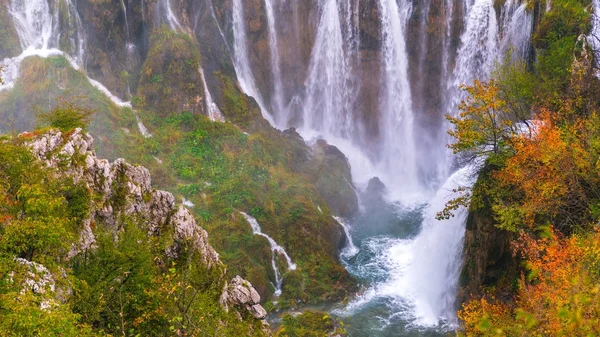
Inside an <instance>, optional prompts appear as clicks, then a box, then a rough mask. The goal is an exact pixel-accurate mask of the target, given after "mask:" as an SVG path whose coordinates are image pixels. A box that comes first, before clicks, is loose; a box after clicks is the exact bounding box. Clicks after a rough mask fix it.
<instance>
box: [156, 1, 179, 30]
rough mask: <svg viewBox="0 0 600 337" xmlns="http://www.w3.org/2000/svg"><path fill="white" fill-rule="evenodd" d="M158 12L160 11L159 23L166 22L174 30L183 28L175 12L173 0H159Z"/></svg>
mask: <svg viewBox="0 0 600 337" xmlns="http://www.w3.org/2000/svg"><path fill="white" fill-rule="evenodd" d="M156 12H157V13H158V20H159V21H158V22H159V25H160V24H161V23H166V24H167V25H168V26H169V28H171V29H172V30H182V29H183V27H182V26H181V23H179V19H178V18H177V16H176V15H175V13H174V12H173V8H172V7H171V0H159V1H158V3H157V7H156Z"/></svg>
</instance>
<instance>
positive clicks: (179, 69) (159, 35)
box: [136, 26, 204, 117]
mask: <svg viewBox="0 0 600 337" xmlns="http://www.w3.org/2000/svg"><path fill="white" fill-rule="evenodd" d="M150 45H151V46H152V48H150V51H149V52H148V55H147V58H146V61H145V62H144V66H143V68H142V73H141V78H140V83H139V86H138V97H137V100H136V102H137V103H138V104H136V108H142V109H147V110H149V111H152V112H154V113H155V114H156V115H160V116H163V117H164V116H167V115H169V113H170V112H171V111H181V110H187V111H191V112H194V113H203V112H204V103H203V102H204V101H203V99H202V97H203V95H204V91H203V84H202V78H201V77H200V73H199V69H200V52H199V51H198V50H199V49H198V46H197V45H196V42H195V40H193V39H192V38H191V37H190V36H189V35H187V34H184V33H177V32H174V31H172V30H171V29H169V28H168V27H166V26H163V27H162V28H161V29H159V30H157V31H155V32H154V33H153V34H152V35H151V38H150Z"/></svg>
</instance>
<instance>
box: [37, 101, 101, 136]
mask: <svg viewBox="0 0 600 337" xmlns="http://www.w3.org/2000/svg"><path fill="white" fill-rule="evenodd" d="M56 101H57V102H56V107H55V108H54V109H53V110H51V111H48V112H41V113H40V114H39V115H38V119H39V120H40V121H41V122H42V123H43V124H44V126H49V127H52V128H57V129H60V130H61V131H70V130H73V129H76V128H81V129H83V128H86V127H87V125H88V124H89V122H90V118H91V116H92V114H93V113H94V111H93V110H91V109H89V108H87V107H85V106H84V105H83V104H82V103H80V102H76V101H73V100H67V99H65V98H64V97H59V98H57V99H56Z"/></svg>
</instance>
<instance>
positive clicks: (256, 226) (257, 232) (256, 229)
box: [241, 212, 296, 297]
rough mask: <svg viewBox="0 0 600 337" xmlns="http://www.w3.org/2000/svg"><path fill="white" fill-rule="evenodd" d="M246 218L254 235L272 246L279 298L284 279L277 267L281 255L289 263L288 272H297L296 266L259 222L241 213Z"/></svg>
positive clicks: (276, 292) (276, 294)
mask: <svg viewBox="0 0 600 337" xmlns="http://www.w3.org/2000/svg"><path fill="white" fill-rule="evenodd" d="M241 214H242V215H243V216H244V218H246V221H248V223H249V224H250V226H251V227H252V233H254V235H259V236H262V237H264V238H265V239H267V241H269V245H270V246H271V254H272V258H271V267H272V268H273V273H274V274H275V284H274V285H275V296H276V297H278V296H280V295H281V292H282V290H281V287H282V285H283V278H282V274H281V271H279V267H278V266H277V260H278V258H279V256H280V255H282V256H283V257H284V258H285V261H286V263H287V270H296V264H295V263H294V262H292V259H291V258H290V256H289V255H288V253H287V252H286V251H285V249H284V248H283V247H281V246H280V245H278V244H277V242H275V240H273V238H271V237H270V236H268V235H267V234H265V233H263V232H262V229H261V228H260V224H259V223H258V221H257V220H256V219H255V218H254V217H252V216H250V215H248V214H246V213H244V212H242V213H241Z"/></svg>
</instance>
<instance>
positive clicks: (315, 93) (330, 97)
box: [301, 0, 355, 139]
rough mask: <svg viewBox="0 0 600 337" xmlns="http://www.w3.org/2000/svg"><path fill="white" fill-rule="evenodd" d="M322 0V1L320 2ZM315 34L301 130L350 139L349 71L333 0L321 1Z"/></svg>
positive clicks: (351, 103) (351, 91)
mask: <svg viewBox="0 0 600 337" xmlns="http://www.w3.org/2000/svg"><path fill="white" fill-rule="evenodd" d="M323 2H324V3H323ZM319 9H320V11H321V16H320V22H319V27H318V29H317V37H316V40H315V45H314V47H313V51H312V56H311V64H310V67H309V73H308V78H307V81H306V82H307V85H306V87H307V89H306V92H307V93H306V101H305V102H304V107H303V116H302V117H303V124H302V128H301V131H302V132H303V133H306V134H310V133H311V131H312V132H317V133H320V134H322V135H323V136H325V137H326V138H327V139H328V138H342V139H351V135H354V134H355V132H354V123H353V118H352V110H351V109H352V106H353V102H354V96H355V95H354V92H353V90H352V88H351V87H350V85H349V84H350V83H351V82H350V81H351V79H352V73H351V69H350V64H349V62H348V60H347V55H346V53H345V49H344V45H345V42H344V37H343V34H342V27H341V24H340V22H341V21H340V16H339V12H340V11H339V8H338V5H337V1H336V0H323V1H321V5H320V6H319Z"/></svg>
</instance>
